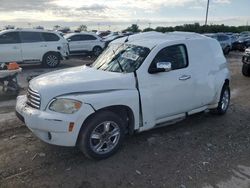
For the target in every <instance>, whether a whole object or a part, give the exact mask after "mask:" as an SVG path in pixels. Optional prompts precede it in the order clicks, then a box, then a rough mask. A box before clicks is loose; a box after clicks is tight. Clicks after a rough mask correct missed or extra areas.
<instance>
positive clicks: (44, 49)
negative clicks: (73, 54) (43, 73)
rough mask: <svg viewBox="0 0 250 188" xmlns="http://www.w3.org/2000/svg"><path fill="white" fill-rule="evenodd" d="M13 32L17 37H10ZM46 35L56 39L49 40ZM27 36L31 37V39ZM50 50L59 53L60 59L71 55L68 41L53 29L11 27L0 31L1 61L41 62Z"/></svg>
mask: <svg viewBox="0 0 250 188" xmlns="http://www.w3.org/2000/svg"><path fill="white" fill-rule="evenodd" d="M11 34H12V35H15V37H16V38H13V37H12V38H11V37H9V35H11ZM24 35H25V36H24ZM45 35H46V36H47V35H49V36H52V37H54V39H53V38H51V39H49V40H51V41H48V39H45V38H44V36H45ZM8 37H9V38H8ZM25 37H26V39H27V37H30V40H26V39H25ZM49 52H53V53H57V54H58V55H59V57H60V59H66V58H67V57H68V55H69V50H68V42H67V41H66V40H65V39H64V38H63V37H61V36H60V35H59V34H57V33H55V32H52V31H45V30H38V29H11V30H4V31H1V32H0V62H4V63H5V62H6V63H7V62H18V63H41V62H42V61H43V58H44V56H45V54H47V53H49Z"/></svg>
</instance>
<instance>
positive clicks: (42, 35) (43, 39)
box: [39, 32, 60, 42]
mask: <svg viewBox="0 0 250 188" xmlns="http://www.w3.org/2000/svg"><path fill="white" fill-rule="evenodd" d="M39 33H40V35H41V37H42V41H43V42H58V41H60V37H59V36H58V35H57V34H56V33H51V32H39ZM44 34H52V35H55V36H57V37H58V40H46V39H45V38H44Z"/></svg>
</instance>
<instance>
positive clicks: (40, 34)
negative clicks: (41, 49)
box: [19, 31, 44, 44]
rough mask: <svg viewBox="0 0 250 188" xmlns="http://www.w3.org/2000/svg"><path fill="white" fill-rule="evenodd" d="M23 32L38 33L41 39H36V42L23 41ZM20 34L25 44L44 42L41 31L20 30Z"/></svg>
mask: <svg viewBox="0 0 250 188" xmlns="http://www.w3.org/2000/svg"><path fill="white" fill-rule="evenodd" d="M22 32H23V33H28V32H30V33H38V34H39V36H40V39H41V40H40V41H34V42H23V40H22V37H21V35H22ZM19 36H20V41H21V43H23V44H27V43H39V42H44V39H43V36H42V33H41V32H38V31H20V32H19Z"/></svg>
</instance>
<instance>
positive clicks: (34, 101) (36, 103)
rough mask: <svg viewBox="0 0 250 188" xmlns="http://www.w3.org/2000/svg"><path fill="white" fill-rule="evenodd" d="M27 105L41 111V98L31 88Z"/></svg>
mask: <svg viewBox="0 0 250 188" xmlns="http://www.w3.org/2000/svg"><path fill="white" fill-rule="evenodd" d="M27 105H29V106H31V107H32V108H36V109H40V105H41V97H40V95H39V93H38V92H36V91H34V90H32V89H31V88H30V87H29V88H28V92H27Z"/></svg>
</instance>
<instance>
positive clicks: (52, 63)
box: [42, 52, 60, 68]
mask: <svg viewBox="0 0 250 188" xmlns="http://www.w3.org/2000/svg"><path fill="white" fill-rule="evenodd" d="M42 63H43V65H44V66H45V67H48V68H55V67H57V66H58V65H59V64H60V56H59V54H58V53H56V52H49V53H46V54H45V55H44V57H43V62H42Z"/></svg>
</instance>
